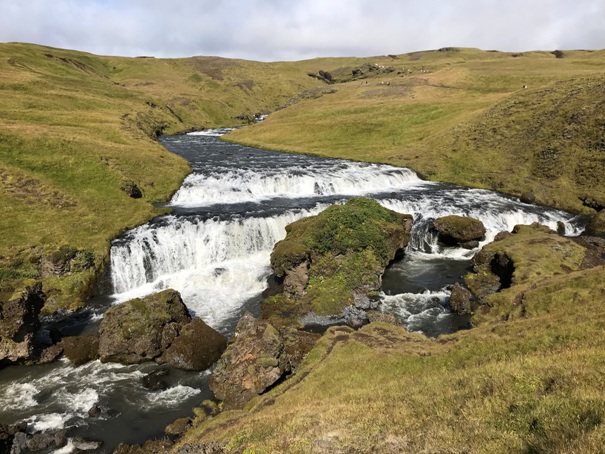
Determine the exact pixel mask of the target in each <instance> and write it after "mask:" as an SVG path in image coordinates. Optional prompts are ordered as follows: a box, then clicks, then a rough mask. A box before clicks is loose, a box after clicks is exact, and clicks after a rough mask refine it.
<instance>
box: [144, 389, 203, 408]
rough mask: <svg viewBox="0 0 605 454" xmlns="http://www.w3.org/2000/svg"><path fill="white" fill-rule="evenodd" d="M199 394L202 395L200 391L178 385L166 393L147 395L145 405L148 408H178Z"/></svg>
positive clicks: (165, 391)
mask: <svg viewBox="0 0 605 454" xmlns="http://www.w3.org/2000/svg"><path fill="white" fill-rule="evenodd" d="M199 393H201V391H200V390H199V389H196V388H192V387H190V386H185V385H177V386H173V387H172V388H168V389H166V390H164V391H160V392H157V393H149V394H148V395H147V403H146V404H143V405H145V406H147V407H148V408H157V407H165V408H170V407H176V406H178V405H180V404H181V403H183V402H185V401H186V400H187V399H189V398H191V397H193V396H195V395H197V394H199Z"/></svg>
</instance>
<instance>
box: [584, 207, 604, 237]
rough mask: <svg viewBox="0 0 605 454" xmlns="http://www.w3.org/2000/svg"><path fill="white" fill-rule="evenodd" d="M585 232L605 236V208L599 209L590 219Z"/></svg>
mask: <svg viewBox="0 0 605 454" xmlns="http://www.w3.org/2000/svg"><path fill="white" fill-rule="evenodd" d="M584 233H585V234H586V235H593V236H600V237H605V210H601V211H599V212H598V213H597V214H595V215H594V216H593V217H592V218H591V219H590V221H589V222H588V225H587V226H586V229H585V231H584Z"/></svg>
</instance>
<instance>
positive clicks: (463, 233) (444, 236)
mask: <svg viewBox="0 0 605 454" xmlns="http://www.w3.org/2000/svg"><path fill="white" fill-rule="evenodd" d="M433 228H434V229H435V230H436V231H437V235H438V239H439V241H440V242H442V243H443V244H445V245H447V246H459V247H463V248H467V249H473V248H476V247H477V246H479V241H482V240H484V239H485V226H484V225H483V222H481V221H480V220H478V219H474V218H469V217H465V216H456V215H451V216H444V217H441V218H437V219H435V220H434V221H433Z"/></svg>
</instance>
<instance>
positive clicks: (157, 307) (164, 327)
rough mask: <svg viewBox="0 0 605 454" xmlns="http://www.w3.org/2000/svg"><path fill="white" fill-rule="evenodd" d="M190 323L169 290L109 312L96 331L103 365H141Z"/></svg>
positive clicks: (133, 301)
mask: <svg viewBox="0 0 605 454" xmlns="http://www.w3.org/2000/svg"><path fill="white" fill-rule="evenodd" d="M190 320H191V318H190V316H189V313H188V310H187V307H186V306H185V304H184V303H183V300H182V299H181V295H180V294H179V293H178V292H177V291H176V290H172V289H168V290H164V291H162V292H159V293H155V294H153V295H149V296H146V297H145V298H142V299H139V298H136V299H133V300H130V301H126V302H125V303H122V304H120V305H118V306H115V307H113V308H111V309H109V310H108V311H107V312H106V313H105V317H104V318H103V321H102V322H101V327H100V329H99V357H100V359H101V361H103V362H108V361H112V362H120V363H124V364H133V363H135V364H136V363H141V362H143V361H149V360H153V359H155V358H157V357H159V356H160V355H161V354H162V353H163V351H164V350H165V349H166V348H168V347H169V346H170V344H171V343H172V342H173V341H174V339H176V337H177V336H178V333H179V331H180V329H181V327H182V326H183V325H184V324H187V323H189V322H190Z"/></svg>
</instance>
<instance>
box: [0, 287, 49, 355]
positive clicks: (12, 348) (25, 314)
mask: <svg viewBox="0 0 605 454" xmlns="http://www.w3.org/2000/svg"><path fill="white" fill-rule="evenodd" d="M45 301H46V295H45V294H44V292H43V291H42V284H41V283H37V284H35V285H33V286H31V287H27V288H26V289H25V290H23V291H22V292H21V293H20V294H19V295H18V296H17V297H15V298H12V299H10V300H8V301H3V302H0V365H1V364H3V363H7V364H10V363H19V362H25V361H33V360H35V359H37V356H38V355H39V351H38V350H39V345H38V343H37V341H36V332H37V331H38V330H39V329H40V320H39V318H38V316H39V314H40V310H42V307H43V306H44V302H45Z"/></svg>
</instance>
